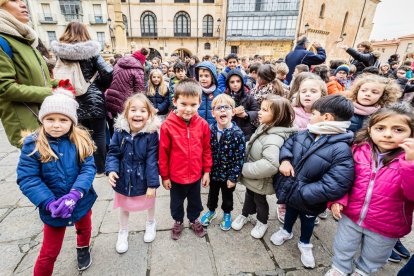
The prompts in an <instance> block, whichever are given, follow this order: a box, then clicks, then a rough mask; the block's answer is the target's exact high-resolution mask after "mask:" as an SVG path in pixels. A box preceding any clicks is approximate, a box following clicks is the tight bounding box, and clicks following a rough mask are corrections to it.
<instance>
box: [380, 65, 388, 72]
mask: <svg viewBox="0 0 414 276" xmlns="http://www.w3.org/2000/svg"><path fill="white" fill-rule="evenodd" d="M389 69H390V68H389V67H388V66H387V65H383V66H381V71H382V72H387V71H388V70H389Z"/></svg>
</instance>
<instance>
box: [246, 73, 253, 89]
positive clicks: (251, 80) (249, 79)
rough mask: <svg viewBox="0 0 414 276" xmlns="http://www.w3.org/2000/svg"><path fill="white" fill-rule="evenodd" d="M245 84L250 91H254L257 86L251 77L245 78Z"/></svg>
mask: <svg viewBox="0 0 414 276" xmlns="http://www.w3.org/2000/svg"><path fill="white" fill-rule="evenodd" d="M244 83H245V85H246V86H247V87H249V89H250V90H252V89H253V88H254V87H255V86H256V80H255V79H254V78H252V77H250V76H249V75H246V76H245V79H244Z"/></svg>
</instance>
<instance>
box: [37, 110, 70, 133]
mask: <svg viewBox="0 0 414 276" xmlns="http://www.w3.org/2000/svg"><path fill="white" fill-rule="evenodd" d="M42 124H43V127H44V129H45V131H46V133H47V134H49V135H50V136H52V137H54V138H58V137H60V136H63V135H65V134H66V133H68V132H69V130H70V128H71V126H72V120H71V119H70V118H69V117H67V116H65V115H63V114H58V113H54V114H49V115H46V116H45V117H44V118H43V121H42Z"/></svg>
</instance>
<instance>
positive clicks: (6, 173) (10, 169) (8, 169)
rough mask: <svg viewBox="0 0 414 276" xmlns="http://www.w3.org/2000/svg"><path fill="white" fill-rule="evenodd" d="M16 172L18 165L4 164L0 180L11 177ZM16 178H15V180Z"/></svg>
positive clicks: (0, 171) (0, 172)
mask: <svg viewBox="0 0 414 276" xmlns="http://www.w3.org/2000/svg"><path fill="white" fill-rule="evenodd" d="M13 173H16V165H7V166H6V165H2V166H1V169H0V180H8V179H9V177H10V176H11V175H12V174H13ZM15 180H16V179H14V181H15Z"/></svg>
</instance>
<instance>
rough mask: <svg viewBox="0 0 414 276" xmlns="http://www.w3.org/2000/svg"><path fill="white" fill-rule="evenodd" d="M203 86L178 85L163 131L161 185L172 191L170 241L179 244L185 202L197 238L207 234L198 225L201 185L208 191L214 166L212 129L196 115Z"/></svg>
mask: <svg viewBox="0 0 414 276" xmlns="http://www.w3.org/2000/svg"><path fill="white" fill-rule="evenodd" d="M201 90H202V89H201V86H200V85H199V84H198V83H197V82H196V81H193V80H185V81H181V82H180V83H178V84H177V86H176V89H175V93H174V100H173V104H174V106H175V107H176V110H175V111H173V112H171V113H170V114H169V115H168V117H167V120H166V121H165V122H164V123H163V124H162V126H161V130H160V151H159V157H160V160H159V167H160V176H161V178H162V185H163V186H164V188H165V189H167V190H170V197H171V202H170V209H171V216H172V217H173V219H174V221H175V222H174V226H173V228H172V231H171V238H172V239H173V240H178V239H179V238H180V236H181V232H182V231H183V229H184V225H183V221H184V206H183V204H184V200H185V199H187V203H188V204H187V217H188V219H189V221H190V227H191V229H192V230H193V231H194V233H195V234H196V235H197V236H198V237H204V236H205V234H206V232H205V230H204V228H203V226H202V225H201V224H200V222H199V221H198V217H199V216H200V212H201V211H202V210H203V206H202V204H201V195H200V184H201V185H202V186H203V187H208V185H209V182H210V176H209V173H210V171H211V166H212V163H213V162H212V157H211V149H210V128H209V126H208V123H207V122H206V121H205V120H204V119H203V118H201V117H200V116H199V115H198V114H197V109H198V107H199V106H200V103H201V93H202V91H201Z"/></svg>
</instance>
